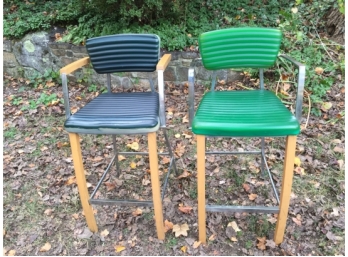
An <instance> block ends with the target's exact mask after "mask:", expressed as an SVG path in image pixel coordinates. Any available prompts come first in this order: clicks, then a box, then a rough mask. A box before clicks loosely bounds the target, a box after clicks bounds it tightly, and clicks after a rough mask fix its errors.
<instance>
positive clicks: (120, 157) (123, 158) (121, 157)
mask: <svg viewBox="0 0 348 257" xmlns="http://www.w3.org/2000/svg"><path fill="white" fill-rule="evenodd" d="M117 158H118V161H119V162H120V161H123V160H125V159H126V157H124V156H123V155H119V156H118V157H117Z"/></svg>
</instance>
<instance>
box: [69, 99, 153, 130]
mask: <svg viewBox="0 0 348 257" xmlns="http://www.w3.org/2000/svg"><path fill="white" fill-rule="evenodd" d="M158 112H159V96H158V93H157V92H136V93H105V94H101V95H99V96H98V97H96V98H94V99H93V100H92V101H91V102H89V103H88V104H87V105H85V106H84V107H83V108H82V109H80V110H79V111H77V112H76V113H75V114H74V115H72V116H70V117H69V118H68V119H67V120H66V121H65V124H64V127H65V129H66V131H68V132H78V133H86V134H91V133H92V134H99V133H98V132H100V133H101V132H103V130H102V129H103V128H106V129H116V130H117V131H118V130H119V129H125V130H134V129H135V130H136V129H141V128H142V129H143V130H144V131H145V130H147V131H150V130H151V129H154V130H157V129H158V125H159V118H158ZM110 131H111V130H110ZM111 132H112V131H111Z"/></svg>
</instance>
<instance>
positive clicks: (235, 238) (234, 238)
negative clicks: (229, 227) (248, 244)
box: [230, 236, 238, 242]
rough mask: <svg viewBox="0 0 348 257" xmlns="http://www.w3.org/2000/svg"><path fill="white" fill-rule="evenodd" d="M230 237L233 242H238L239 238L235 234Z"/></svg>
mask: <svg viewBox="0 0 348 257" xmlns="http://www.w3.org/2000/svg"><path fill="white" fill-rule="evenodd" d="M230 239H231V241H232V242H238V239H237V237H235V236H233V237H231V238H230Z"/></svg>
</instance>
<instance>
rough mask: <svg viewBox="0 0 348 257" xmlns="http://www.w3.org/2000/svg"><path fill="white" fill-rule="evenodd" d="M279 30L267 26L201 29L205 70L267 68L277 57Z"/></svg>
mask: <svg viewBox="0 0 348 257" xmlns="http://www.w3.org/2000/svg"><path fill="white" fill-rule="evenodd" d="M281 40H282V33H281V31H280V30H278V29H270V28H255V27H250V28H249V27H245V28H229V29H221V30H215V31H210V32H206V33H203V34H201V35H200V36H199V50H200V53H201V56H202V62H203V65H204V67H205V68H206V69H207V70H220V69H228V68H259V69H261V68H269V67H271V66H273V65H274V63H275V60H276V58H277V55H278V52H279V47H280V43H281Z"/></svg>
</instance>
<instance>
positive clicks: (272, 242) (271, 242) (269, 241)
mask: <svg viewBox="0 0 348 257" xmlns="http://www.w3.org/2000/svg"><path fill="white" fill-rule="evenodd" d="M266 246H268V247H270V248H272V249H273V248H275V247H276V246H277V245H276V243H275V242H274V241H273V240H266Z"/></svg>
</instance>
